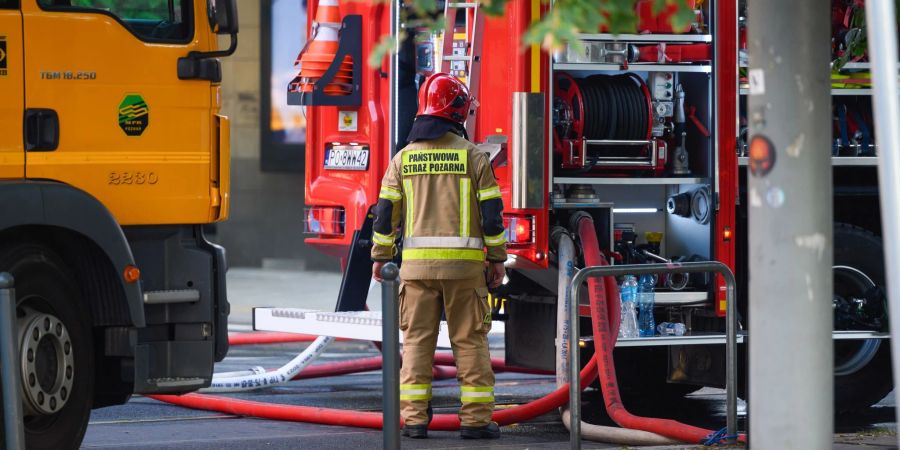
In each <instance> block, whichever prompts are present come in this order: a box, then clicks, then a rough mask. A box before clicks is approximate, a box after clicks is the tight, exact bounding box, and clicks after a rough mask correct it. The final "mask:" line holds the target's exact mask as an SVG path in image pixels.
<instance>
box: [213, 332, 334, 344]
mask: <svg viewBox="0 0 900 450" xmlns="http://www.w3.org/2000/svg"><path fill="white" fill-rule="evenodd" d="M317 337H318V336H313V335H311V334H300V333H278V332H274V331H256V332H253V333H229V334H228V345H235V346H237V345H257V344H287V343H291V342H312V341H314V340H316V338H317ZM337 340H339V341H346V340H348V339H344V338H337Z"/></svg>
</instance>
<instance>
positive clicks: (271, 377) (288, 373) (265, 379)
mask: <svg viewBox="0 0 900 450" xmlns="http://www.w3.org/2000/svg"><path fill="white" fill-rule="evenodd" d="M332 341H334V338H333V337H331V336H319V337H318V338H316V340H315V341H313V343H312V344H310V345H309V347H307V348H306V349H305V350H303V352H301V353H300V354H299V355H297V356H296V357H294V359H292V360H291V361H290V362H289V363H287V364H285V365H284V366H282V367H281V368H279V369H277V370H274V371H272V372H266V371H265V369H261V368H258V367H257V368H253V369H251V370H250V371H249V372H248V371H242V372H227V373H221V374H219V373H217V374H214V375H213V379H212V383H211V384H210V386H209V387H208V388H204V389H201V390H200V392H204V393H211V392H241V391H249V390H253V389H258V388H262V387H268V386H273V385H277V384H281V383H286V382H288V381H290V380H291V379H292V378H294V376H296V375H297V374H298V373H300V371H301V370H303V369H305V368H306V366H308V365H309V364H310V363H312V362H313V361H314V360H315V359H316V358H318V357H319V355H321V354H322V352H324V351H325V347H328V344H330V343H331V342H332Z"/></svg>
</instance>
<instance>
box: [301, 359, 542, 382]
mask: <svg viewBox="0 0 900 450" xmlns="http://www.w3.org/2000/svg"><path fill="white" fill-rule="evenodd" d="M434 365H435V366H436V367H435V372H434V376H435V379H446V378H455V377H456V370H455V368H454V367H452V366H455V365H456V361H455V360H454V359H453V354H451V353H438V354H436V355H434ZM491 367H492V368H493V369H494V372H498V373H500V372H514V373H530V374H535V375H553V372H551V371H548V370H540V369H529V368H524V367H511V366H507V365H506V364H504V363H503V359H502V358H491ZM373 370H381V357H380V356H373V357H371V358H361V359H354V360H351V361H338V362H333V363H327V364H318V365H315V366H309V367H307V368H305V369H303V370H302V371H300V373H298V374H297V375H296V376H294V378H293V379H294V380H304V379H309V378H321V377H333V376H338V375H346V374H350V373H359V372H370V371H373Z"/></svg>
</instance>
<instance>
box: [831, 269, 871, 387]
mask: <svg viewBox="0 0 900 450" xmlns="http://www.w3.org/2000/svg"><path fill="white" fill-rule="evenodd" d="M832 270H833V274H834V290H835V294H834V301H833V302H834V304H835V305H837V304H840V303H849V304H852V305H853V306H854V307H855V308H856V309H860V310H861V309H862V308H864V307H865V306H866V300H865V299H864V298H863V297H864V293H865V292H866V290H868V289H870V288H873V287H875V282H874V281H872V279H871V278H869V276H868V275H866V274H865V273H863V272H862V271H861V270H859V269H857V268H855V267H850V266H834V267H833V268H832ZM879 347H881V339H865V340H862V341H854V342H838V341H835V349H834V357H835V361H834V373H835V375H838V376H846V375H850V374H852V373H855V372H858V371H859V370H860V369H862V368H863V367H865V366H866V365H867V364H869V363H870V362H871V361H872V359H873V358H875V355H876V354H877V353H878V349H879Z"/></svg>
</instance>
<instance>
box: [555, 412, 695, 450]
mask: <svg viewBox="0 0 900 450" xmlns="http://www.w3.org/2000/svg"><path fill="white" fill-rule="evenodd" d="M560 415H561V416H562V421H563V425H565V426H566V429H567V430H568V429H570V427H571V425H570V423H571V420H572V419H571V417H569V409H568V407H563V410H562V412H560ZM581 437H582V438H584V439H587V440H590V441H597V442H606V443H609V444H619V445H629V446H630V445H681V444H684V442H681V441H676V440H673V439H669V438H667V437H665V436H662V435H659V434H656V433H651V432H649V431H641V430H631V429H628V428H619V427H607V426H603V425H594V424H590V423H587V422H585V421H583V420H582V421H581Z"/></svg>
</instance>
